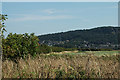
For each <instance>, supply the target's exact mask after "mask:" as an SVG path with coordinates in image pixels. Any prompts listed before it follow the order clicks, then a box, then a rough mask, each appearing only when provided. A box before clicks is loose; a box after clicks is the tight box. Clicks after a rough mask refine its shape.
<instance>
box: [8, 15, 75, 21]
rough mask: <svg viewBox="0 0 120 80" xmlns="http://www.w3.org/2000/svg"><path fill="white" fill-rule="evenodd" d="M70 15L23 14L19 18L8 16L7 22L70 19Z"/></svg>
mask: <svg viewBox="0 0 120 80" xmlns="http://www.w3.org/2000/svg"><path fill="white" fill-rule="evenodd" d="M72 18H74V17H73V16H70V15H57V16H42V15H24V16H22V17H19V18H9V22H16V21H33V20H59V19H72Z"/></svg>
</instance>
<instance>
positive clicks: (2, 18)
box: [0, 14, 8, 37]
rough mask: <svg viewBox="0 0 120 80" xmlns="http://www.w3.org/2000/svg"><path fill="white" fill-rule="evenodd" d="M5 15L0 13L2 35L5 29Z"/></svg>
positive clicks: (0, 32) (0, 31)
mask: <svg viewBox="0 0 120 80" xmlns="http://www.w3.org/2000/svg"><path fill="white" fill-rule="evenodd" d="M7 19H8V18H7V15H3V14H0V34H1V36H2V37H3V32H4V31H6V29H5V23H4V22H5V21H6V20H7Z"/></svg>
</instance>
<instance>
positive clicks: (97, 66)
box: [2, 51, 120, 78]
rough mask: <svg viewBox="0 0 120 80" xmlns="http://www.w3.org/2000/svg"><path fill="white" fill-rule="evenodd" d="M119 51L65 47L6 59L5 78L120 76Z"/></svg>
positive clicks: (4, 65) (3, 65)
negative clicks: (63, 50)
mask: <svg viewBox="0 0 120 80" xmlns="http://www.w3.org/2000/svg"><path fill="white" fill-rule="evenodd" d="M119 61H120V55H119V52H118V51H81V52H77V51H74V52H72V51H66V52H60V53H50V54H41V55H37V56H36V57H34V58H33V57H31V56H29V57H28V58H26V59H20V60H18V62H17V63H15V62H13V61H11V60H5V61H3V64H2V67H3V68H2V72H3V74H2V77H3V78H119V73H120V69H119Z"/></svg>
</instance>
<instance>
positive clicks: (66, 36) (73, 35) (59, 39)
mask: <svg viewBox="0 0 120 80" xmlns="http://www.w3.org/2000/svg"><path fill="white" fill-rule="evenodd" d="M119 30H120V27H112V26H106V27H98V28H93V29H84V30H74V31H68V32H61V33H54V34H47V35H41V36H38V38H39V39H40V43H41V44H47V45H50V46H59V47H66V48H71V47H72V48H73V47H77V48H112V49H113V48H114V49H117V47H118V34H119V33H120V32H119Z"/></svg>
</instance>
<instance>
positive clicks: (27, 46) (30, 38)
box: [2, 33, 38, 58]
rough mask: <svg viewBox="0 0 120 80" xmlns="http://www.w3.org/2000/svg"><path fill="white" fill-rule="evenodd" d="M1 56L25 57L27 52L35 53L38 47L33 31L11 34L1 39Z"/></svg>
mask: <svg viewBox="0 0 120 80" xmlns="http://www.w3.org/2000/svg"><path fill="white" fill-rule="evenodd" d="M2 43H3V44H2V46H3V57H7V58H17V57H25V56H26V55H27V54H31V55H33V56H34V55H35V54H36V49H37V47H38V38H37V37H36V36H35V35H34V33H32V34H30V35H28V33H25V34H16V33H15V34H12V33H10V34H9V35H8V36H7V38H6V39H3V40H2Z"/></svg>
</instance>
